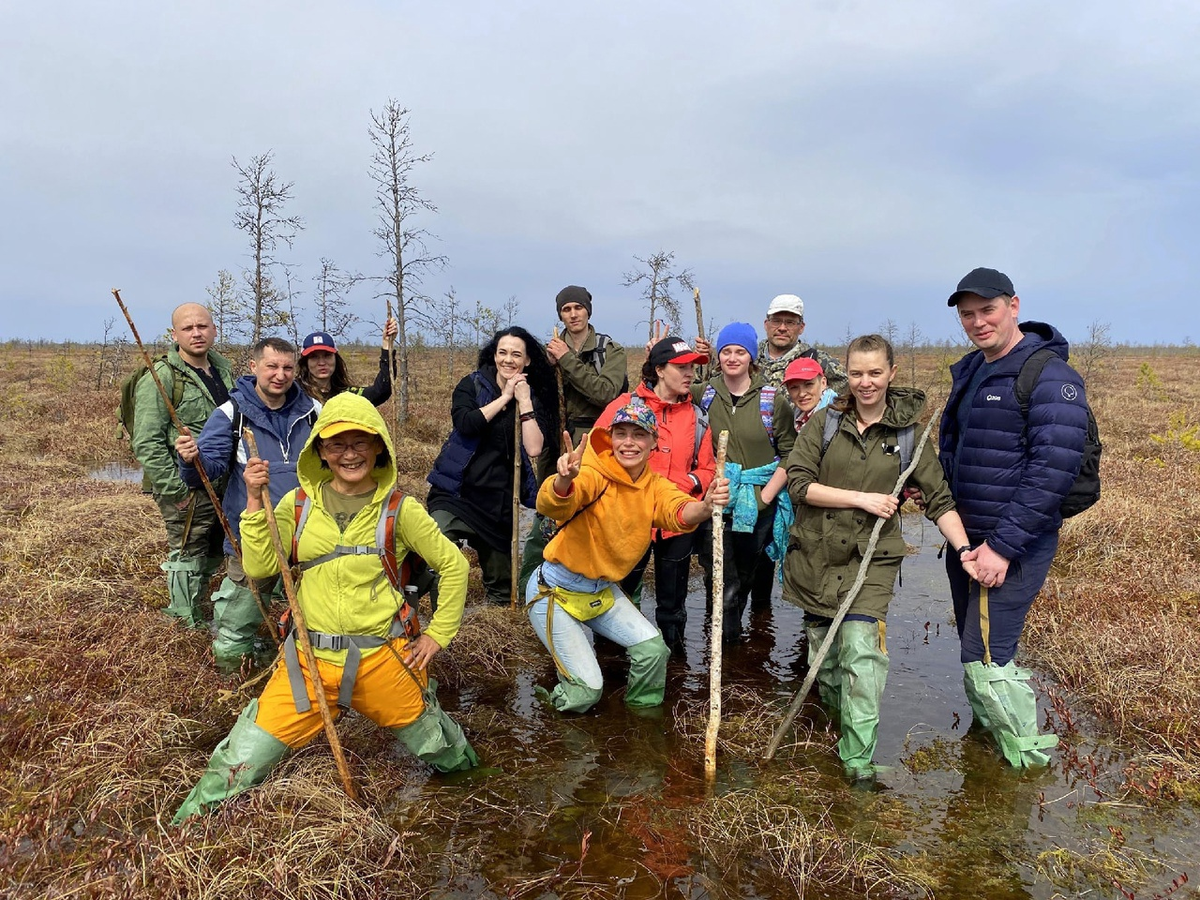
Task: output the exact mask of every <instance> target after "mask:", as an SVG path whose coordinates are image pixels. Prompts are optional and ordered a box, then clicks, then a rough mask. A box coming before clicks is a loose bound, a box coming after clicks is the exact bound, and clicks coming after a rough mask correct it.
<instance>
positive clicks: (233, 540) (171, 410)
mask: <svg viewBox="0 0 1200 900" xmlns="http://www.w3.org/2000/svg"><path fill="white" fill-rule="evenodd" d="M112 295H113V297H115V298H116V300H117V306H119V307H121V312H123V313H124V314H125V321H126V322H128V323H129V330H130V331H131V332H133V339H134V340H135V341H137V345H138V350H140V351H141V352H142V359H143V360H144V361H145V363H146V368H147V369H149V370H150V377H151V378H153V379H154V384H155V385H156V386H157V387H158V394H159V396H160V397H162V401H163V403H164V404H166V407H167V415H169V416H170V417H171V424H172V425H174V426H175V430H176V431H179V432H181V433H182V432H183V431H184V430H185V427H184V424H183V422H181V421H180V419H179V414H178V413H177V412H176V411H175V404H173V403H172V402H171V395H170V392H169V391H168V390H167V389H166V388H165V387H164V386H163V383H162V379H161V378H159V377H158V372H156V371H155V369H154V360H152V359H151V358H150V354H149V352H147V350H146V346H145V344H143V343H142V336H141V335H140V334H138V330H137V326H136V325H134V324H133V316H131V315H130V314H129V310H128V309H127V308H126V307H125V302H124V301H123V300H122V299H121V292H120V290H118V289H117V288H113V289H112ZM234 440H237V438H236V437H235V438H234ZM193 466H194V467H195V469H196V474H198V475H199V476H200V482H201V483H202V484H203V485H204V490H205V491H206V492H207V493H208V499H209V500H210V501H211V502H212V505H213V509H214V510H215V511H216V513H217V520H218V521H219V522H220V523H221V528H222V529H224V531H225V537H226V538H227V539H228V540H229V546H231V547H232V548H233V555H234V556H236V557H237V559H238V562H239V563H240V562H241V561H242V548H241V546H240V545H239V544H238V539H237V537H236V536H235V535H234V533H233V527H232V526H231V525H230V524H229V519H227V518H225V510H224V509H223V508H222V507H221V498H220V497H218V496H217V489H216V488H214V487H213V485H212V482H211V481H210V480H209V478H208V472H206V471H205V470H204V461H203V460H202V459H201V458H200V457H199V456H197V457H196V461H195V463H193ZM192 502H193V503H194V502H195V501H192ZM246 581H247V582H248V583H249V585H250V594H251V596H253V597H254V602H255V603H256V604H258V611H259V613H260V614H261V615H262V617H263V621H264V622H266V623H267V630H268V631H269V632H270V633H271V639H272V640H273V641H275V648H276V649H279V645H280V640H279V632H278V631H276V630H275V623H274V622H272V621H271V616H270V614H269V613H268V612H267V607H266V604H265V603H263V599H262V595H261V594H259V592H258V585H256V584H255V583H254V579H253V578H247V579H246Z"/></svg>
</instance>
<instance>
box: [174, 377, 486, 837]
mask: <svg viewBox="0 0 1200 900" xmlns="http://www.w3.org/2000/svg"><path fill="white" fill-rule="evenodd" d="M393 459H394V455H393V450H392V445H391V440H390V437H389V436H388V432H387V428H386V426H385V425H384V422H383V419H382V417H381V416H380V415H379V413H378V412H377V411H376V409H375V407H374V406H372V405H371V403H370V402H369V401H367V400H365V399H364V398H362V397H360V396H357V395H355V394H350V393H345V394H339V395H338V396H336V397H334V398H333V399H331V400H330V401H329V403H327V404H326V405H325V406H324V407H323V408H322V410H321V414H320V416H319V418H318V419H317V421H316V424H315V425H314V426H313V430H312V436H311V438H310V439H309V442H308V444H307V445H306V446H305V447H304V450H303V451H302V453H301V455H300V459H299V462H298V464H297V474H298V476H299V480H300V489H301V490H302V491H303V492H304V494H305V495H306V497H307V501H304V500H303V499H302V502H301V503H299V504H298V503H297V496H296V492H295V491H291V492H289V493H287V494H286V495H284V496H283V497H282V498H279V501H278V505H277V506H276V507H275V510H274V515H275V521H276V523H277V524H278V526H279V531H280V535H281V537H282V539H283V543H284V546H285V547H286V546H289V545H291V546H293V547H294V553H295V557H296V560H295V561H296V562H298V563H299V565H300V568H301V570H302V571H303V572H304V575H303V578H302V579H301V581H300V584H299V587H298V598H297V599H298V601H299V603H300V606H301V608H302V609H303V611H304V615H305V618H306V619H307V625H308V629H309V638H310V640H311V641H312V644H313V649H314V651H315V653H316V656H317V668H318V670H319V671H320V675H321V682H322V684H323V685H324V688H325V692H326V694H327V696H328V700H329V704H330V707H331V708H332V707H333V705H334V703H335V702H336V703H337V704H338V707H339V708H341V709H346V708H350V707H352V708H354V709H357V710H358V711H359V712H360V713H362V714H363V715H365V716H367V717H368V718H370V719H372V720H373V721H374V722H376V723H377V724H379V725H380V726H382V727H384V728H388V729H390V730H391V731H392V732H393V733H394V734H395V735H396V737H397V738H398V739H399V740H400V742H401V743H403V744H404V745H405V746H406V747H408V749H409V750H410V751H412V752H413V753H414V754H415V755H416V756H418V757H420V758H421V759H423V760H425V761H426V762H428V763H430V764H431V765H433V766H434V767H435V768H437V769H439V770H440V771H443V772H452V771H456V770H459V769H467V768H470V767H472V766H474V765H476V764H477V762H478V759H477V757H476V756H475V752H474V750H472V749H471V746H470V744H468V743H467V739H466V737H465V736H464V735H463V732H462V729H461V728H460V727H459V726H458V724H457V723H455V722H454V721H453V720H452V719H451V718H450V717H449V716H448V715H447V714H446V713H445V712H444V711H443V710H442V709H441V707H440V706H439V705H438V702H437V695H436V693H435V692H436V688H437V682H436V681H432V680H430V679H429V677H428V674H427V666H428V664H429V661H430V660H431V659H432V658H433V657H434V656H435V655H436V654H437V652H438V651H439V650H441V649H442V648H443V647H445V646H446V645H447V644H448V643H450V641H451V639H453V637H454V635H455V634H456V633H457V632H458V627H459V624H460V623H461V621H462V611H463V604H464V602H465V599H466V589H467V562H466V559H465V558H464V557H463V555H462V553H461V552H460V551H459V550H458V548H457V547H455V546H454V545H453V544H452V543H451V542H450V541H449V540H447V539H446V538H445V537H443V536H442V533H441V532H440V531H439V530H438V528H437V525H435V524H434V522H433V520H432V519H431V518H430V517H429V514H428V513H426V512H425V509H424V508H423V507H422V506H421V505H420V503H418V502H417V501H415V500H413V499H412V498H409V497H405V498H403V499H402V500H401V501H400V503H399V507H398V508H396V507H395V504H394V503H393V504H390V506H391V508H393V509H395V510H396V511H395V514H394V518H393V520H392V522H391V524H392V526H393V529H394V546H395V552H394V555H392V556H389V555H387V554H386V553H384V552H382V551H381V547H386V545H387V543H388V541H387V539H386V537H384V535H385V533H386V532H387V531H388V530H391V529H388V528H387V527H386V526H387V524H388V513H387V509H388V507H389V500H390V499H391V498H392V494H393V489H394V488H395V484H396V466H395V463H394V461H393ZM245 480H246V485H247V489H248V490H247V493H248V500H247V503H246V510H245V512H243V514H242V519H241V535H242V553H243V565H244V567H245V570H246V573H247V574H248V575H250V576H251V577H253V578H265V577H268V576H270V575H275V574H277V573H278V571H279V563H278V559H277V557H276V555H275V553H274V551H273V549H272V546H271V541H270V533H269V531H268V527H267V518H266V516H267V513H266V511H265V510H264V509H263V507H262V504H261V501H260V496H259V490H260V488H261V487H262V486H263V485H265V484H267V483H268V470H267V463H266V462H264V461H263V460H261V459H257V458H256V459H251V460H250V461H248V462H247V464H246V470H245ZM298 522H299V523H301V529H300V537H299V540H298V541H296V542H294V543H293V536H294V534H295V532H296V529H297V523H298ZM410 549H411V550H412V551H414V552H415V553H417V554H419V555H420V556H421V557H422V558H424V560H425V561H426V563H428V564H429V566H430V567H431V568H432V569H434V570H435V571H437V572H438V573H439V574H440V577H441V581H440V586H439V596H438V606H437V612H436V613H435V614H434V616H433V619H432V621H431V622H430V623H429V627H428V628H427V629H426V630H425V632H424V633H423V634H420V635H419V636H416V630H417V625H416V621H415V612H414V611H411V610H410V609H409V608H408V606H407V605H406V604H405V602H404V597H403V595H402V594H401V593H400V592H399V591H398V590H396V589H395V588H394V587H393V585H392V583H391V581H390V580H389V578H388V576H387V574H386V573H385V564H387V563H390V562H395V563H397V564H399V563H402V562H403V559H404V556H405V555H406V554H407V553H408V551H409V550H410ZM284 657H285V665H281V666H279V667H278V668H277V669H276V670H275V673H274V675H272V676H271V680H270V681H268V682H267V686H266V688H265V689H264V690H263V693H262V696H261V697H259V698H258V699H256V700H251V701H250V703H249V704H248V705H247V706H246V708H245V710H243V712H242V714H241V715H240V716H239V717H238V719H237V721H236V722H235V723H234V726H233V730H232V731H231V732H230V733H229V735H228V736H227V737H226V738H225V740H223V741H222V742H221V743H220V744H218V745H217V748H216V750H214V751H213V755H212V759H211V760H210V761H209V764H208V769H207V771H205V773H204V775H203V776H202V777H201V779H200V781H199V783H198V784H197V785H196V786H195V788H193V789H192V792H191V794H189V795H188V798H187V800H185V801H184V803H183V806H181V807H180V809H179V812H178V813H176V815H175V822H176V823H179V822H182V821H183V820H184V819H186V818H187V817H188V816H190V815H193V814H195V813H199V812H203V811H205V810H207V809H208V808H210V807H211V806H213V805H214V804H216V803H218V802H220V801H221V800H224V799H226V798H227V797H231V796H233V795H234V794H238V793H240V792H242V791H244V790H247V789H248V788H251V787H253V786H254V785H256V784H259V783H260V782H262V781H263V779H265V778H266V777H267V775H268V774H269V773H270V771H271V769H272V768H274V767H275V765H276V764H277V763H278V762H279V760H280V759H282V757H283V756H284V754H285V753H287V751H289V750H295V749H298V748H300V747H303V746H304V745H305V744H307V743H308V742H309V741H311V740H312V739H313V738H314V737H315V736H316V735H317V734H318V733H319V732H320V731H321V728H322V725H321V717H320V713H319V711H318V708H317V703H316V693H315V691H314V689H313V684H312V678H311V677H310V675H309V672H308V668H307V664H306V663H305V661H304V660H303V658H302V657H300V656H299V655H298V654H296V652H295V643H294V637H291V638H289V640H288V643H287V644H286V645H285V653H284Z"/></svg>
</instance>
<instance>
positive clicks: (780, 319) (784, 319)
mask: <svg viewBox="0 0 1200 900" xmlns="http://www.w3.org/2000/svg"><path fill="white" fill-rule="evenodd" d="M767 321H768V322H770V323H771V324H772V325H786V326H787V327H788V328H799V327H800V320H799V319H797V318H796V317H795V316H767Z"/></svg>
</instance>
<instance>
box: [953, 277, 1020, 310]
mask: <svg viewBox="0 0 1200 900" xmlns="http://www.w3.org/2000/svg"><path fill="white" fill-rule="evenodd" d="M1016 293H1017V292H1016V290H1015V289H1014V288H1013V283H1012V280H1011V279H1010V278H1009V277H1008V276H1007V275H1005V274H1004V273H1003V272H998V271H996V270H995V269H983V268H979V269H972V270H971V271H970V272H968V273H967V274H966V275H964V276H963V277H962V281H960V282H959V283H958V289H957V290H956V291H955V292H954V293H953V294H951V295H950V299H949V300H947V301H946V305H947V306H957V305H958V301H959V300H961V299H962V295H963V294H976V295H978V296H980V297H982V298H983V299H985V300H992V299H994V298H995V297H999V296H1000V295H1002V294H1003V295H1004V296H1005V297H1012V296H1014V295H1015V294H1016Z"/></svg>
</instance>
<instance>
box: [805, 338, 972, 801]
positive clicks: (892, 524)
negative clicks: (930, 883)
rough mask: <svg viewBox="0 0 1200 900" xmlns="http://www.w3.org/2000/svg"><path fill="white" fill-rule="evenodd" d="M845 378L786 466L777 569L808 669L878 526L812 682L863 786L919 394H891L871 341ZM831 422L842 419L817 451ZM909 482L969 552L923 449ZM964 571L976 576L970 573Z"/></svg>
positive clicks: (883, 360)
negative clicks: (783, 546) (836, 722)
mask: <svg viewBox="0 0 1200 900" xmlns="http://www.w3.org/2000/svg"><path fill="white" fill-rule="evenodd" d="M846 372H847V374H848V375H849V378H850V394H849V396H848V397H845V398H842V399H839V400H837V401H835V402H834V403H833V405H832V406H829V407H826V408H825V409H821V410H817V412H816V413H814V414H813V417H812V419H811V420H810V421H809V422H808V424H807V425H805V427H804V428H801V429H800V434H799V436H798V437H797V438H796V444H795V447H794V448H793V450H792V454H791V456H790V457H789V458H788V461H787V474H788V492H789V493H790V495H791V498H792V502H793V503H794V504H795V509H796V521H795V524H794V525H793V526H792V538H791V541H790V542H789V544H788V552H787V558H786V560H785V562H784V570H783V596H784V599H786V600H790V601H791V602H792V603H794V604H796V605H797V606H799V607H801V608H802V609H803V610H804V622H805V632H806V634H807V635H808V652H809V660H810V661H811V660H812V659H813V656H814V655H815V654H816V651H817V650H818V649H819V648H820V646H821V644H822V643H823V642H824V641H825V638H826V636H827V635H828V634H829V627H830V624H831V622H832V619H833V617H834V616H835V615H836V613H837V610H838V607H840V606H841V604H842V601H843V600H844V599H845V597H846V595H847V594H848V593H849V592H850V588H851V586H852V585H853V584H854V581H855V578H856V576H857V575H858V569H859V566H860V565H861V563H862V559H863V555H862V548H865V547H866V546H867V543H868V542H869V541H870V537H871V531H872V530H873V529H874V527H875V520H876V519H877V518H880V519H884V520H885V522H884V526H883V530H882V531H881V532H880V534H879V543H878V544H877V545H876V548H875V554H874V556H872V558H871V563H870V566H869V567H868V568H867V575H866V580H865V581H864V583H863V586H862V588H861V590H860V591H859V593H858V596H857V597H856V598H855V600H854V603H853V604H852V605H851V606H850V609H849V611H848V613H847V615H846V618H845V619H844V620H843V621H842V624H841V627H840V628H839V629H838V632H837V637H836V639H835V641H834V643H833V644H832V646H831V647H830V651H829V655H828V656H827V657H826V659H825V660H824V661H823V662H822V664H821V668H820V670H819V673H818V675H817V685H818V688H819V691H820V695H821V700H822V701H823V702H824V703H825V705H826V706H828V707H831V708H832V709H833V710H835V711H838V712H839V713H840V717H841V732H842V736H841V739H840V740H839V741H838V755H839V756H840V757H841V758H842V766H843V767H844V769H845V771H846V776H847V777H848V778H849V779H850V780H851V781H870V780H871V779H873V778H874V775H875V767H874V764H873V763H872V756H873V755H874V753H875V743H876V739H877V737H878V733H879V706H880V701H881V700H882V699H883V688H884V684H885V682H886V681H887V673H888V657H887V649H886V646H887V645H886V643H885V640H884V639H885V635H886V631H887V629H886V624H885V623H886V619H887V610H888V604H889V603H890V602H891V599H892V592H893V591H894V590H895V585H896V576H897V575H898V574H899V572H900V562H901V560H903V559H904V554H905V545H904V535H903V533H902V530H901V525H900V517H899V516H897V515H896V511H897V510H898V509H899V505H900V504H899V502H898V501H897V499H896V498H895V497H894V496H892V489H893V488H894V487H895V485H896V480H897V479H898V478H899V477H900V473H901V471H902V466H904V465H905V464H906V461H905V460H904V459H903V453H902V452H901V451H900V446H901V445H902V444H903V441H902V440H901V437H900V433H901V432H902V431H903V430H904V429H906V428H915V427H916V425H917V420H918V417H919V416H920V415H921V411H922V410H923V409H924V408H925V394H924V392H922V391H919V390H917V389H916V388H908V387H892V380H893V379H894V378H895V377H896V362H895V357H894V353H893V351H892V345H891V344H889V343H888V342H887V341H886V340H885V339H884V338H882V337H880V336H879V335H877V334H868V335H864V336H863V337H858V338H855V339H854V340H853V341H851V342H850V346H849V347H848V348H847V350H846ZM830 416H837V417H839V418H837V419H835V420H833V421H834V424H835V425H836V430H834V431H833V433H832V434H831V435H829V441H828V444H827V445H826V441H825V438H826V434H825V432H826V422H827V421H828V420H829V417H830ZM909 483H910V484H912V485H915V486H916V487H918V488H920V490H921V494H922V496H923V497H924V503H925V515H926V517H927V518H928V519H929V520H930V521H931V522H934V523H935V524H936V525H937V527H938V530H939V531H941V532H942V534H943V535H944V536H945V537H946V540H947V542H948V545H949V547H950V552H952V553H953V552H955V551H959V552H961V551H964V550H966V549H967V545H968V543H969V542H968V540H967V533H966V531H965V530H964V529H963V524H962V520H961V519H960V518H959V517H958V513H957V512H956V511H955V509H954V498H953V497H952V496H951V494H950V487H949V486H948V485H947V484H946V477H945V475H944V474H943V472H942V466H941V463H939V462H938V458H937V451H936V448H934V447H933V446H932V442H929V443H927V445H926V447H925V451H924V452H923V453H922V454H921V458H920V460H919V461H918V463H917V467H916V469H915V471H914V472H913V474H912V475H911V476H910V479H909ZM966 565H967V566H969V567H970V569H969V571H970V573H972V574H973V573H974V565H973V564H972V563H967V564H966Z"/></svg>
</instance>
